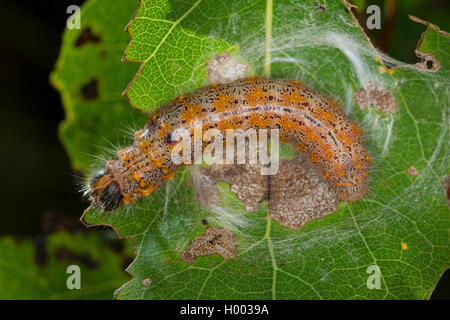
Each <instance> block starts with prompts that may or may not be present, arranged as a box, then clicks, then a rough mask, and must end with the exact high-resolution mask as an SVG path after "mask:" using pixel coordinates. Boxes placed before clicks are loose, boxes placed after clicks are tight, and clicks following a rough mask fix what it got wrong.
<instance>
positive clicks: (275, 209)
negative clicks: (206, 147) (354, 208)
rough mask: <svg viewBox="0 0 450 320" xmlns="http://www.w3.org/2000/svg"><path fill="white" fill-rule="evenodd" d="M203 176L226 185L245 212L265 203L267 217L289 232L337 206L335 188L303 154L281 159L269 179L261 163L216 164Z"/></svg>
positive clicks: (206, 170) (203, 172)
mask: <svg viewBox="0 0 450 320" xmlns="http://www.w3.org/2000/svg"><path fill="white" fill-rule="evenodd" d="M202 174H203V175H205V176H208V177H210V178H211V179H212V181H214V182H215V183H217V182H219V181H224V182H226V183H228V184H229V185H230V191H231V192H233V193H234V194H236V196H237V197H238V198H239V200H240V201H241V202H242V203H243V204H244V206H245V210H246V212H250V211H254V210H257V209H258V208H259V207H260V206H261V203H262V201H264V200H268V202H269V213H270V216H271V217H272V218H273V219H274V220H275V221H277V222H278V223H280V224H281V225H283V226H285V227H288V228H291V229H300V228H301V227H302V226H303V225H304V224H306V223H307V222H309V221H311V220H314V219H318V218H321V217H324V216H326V215H328V214H331V213H333V212H334V211H336V209H337V205H338V196H337V192H336V189H335V188H334V187H332V186H330V185H329V184H328V183H327V182H326V181H325V179H324V178H323V177H322V175H321V171H320V169H319V168H317V167H314V166H313V165H312V163H311V161H310V159H309V157H308V156H307V155H306V154H303V153H302V154H300V155H298V156H297V157H295V158H294V159H292V160H285V159H281V160H280V163H279V170H278V172H277V173H276V174H274V175H272V176H267V175H261V165H260V164H255V165H249V164H244V165H218V164H216V165H211V166H209V167H208V168H206V169H204V168H203V169H202ZM214 190H216V188H214ZM216 192H217V190H216Z"/></svg>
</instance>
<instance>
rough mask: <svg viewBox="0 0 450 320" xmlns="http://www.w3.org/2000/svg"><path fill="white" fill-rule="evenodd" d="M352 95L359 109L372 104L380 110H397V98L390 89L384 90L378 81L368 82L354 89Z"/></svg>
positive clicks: (393, 111)
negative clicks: (356, 89)
mask: <svg viewBox="0 0 450 320" xmlns="http://www.w3.org/2000/svg"><path fill="white" fill-rule="evenodd" d="M354 97H355V103H356V105H357V106H358V107H359V108H360V109H365V108H367V107H369V106H373V107H375V108H376V109H377V110H379V111H381V112H390V113H395V112H396V111H397V100H395V97H394V94H393V93H392V91H391V90H385V89H384V88H383V86H382V85H381V84H380V83H378V82H369V83H368V84H366V85H365V87H363V88H361V89H359V90H358V91H356V92H355V94H354Z"/></svg>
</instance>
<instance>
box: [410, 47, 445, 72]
mask: <svg viewBox="0 0 450 320" xmlns="http://www.w3.org/2000/svg"><path fill="white" fill-rule="evenodd" d="M415 53H416V55H417V56H418V57H419V58H420V59H421V60H422V61H420V62H417V63H416V64H415V65H414V66H415V67H416V68H417V69H420V70H422V71H430V72H436V71H438V70H439V69H440V68H441V64H440V63H439V61H437V60H436V59H435V58H434V55H433V54H432V53H425V52H422V51H419V50H417V49H416V50H415Z"/></svg>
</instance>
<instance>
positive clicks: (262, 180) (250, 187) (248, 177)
mask: <svg viewBox="0 0 450 320" xmlns="http://www.w3.org/2000/svg"><path fill="white" fill-rule="evenodd" d="M260 172H261V166H260V165H259V164H237V165H233V164H223V165H220V164H214V165H211V166H209V167H208V168H206V169H203V174H204V175H205V176H208V177H210V178H211V179H212V180H213V181H214V182H215V183H217V182H219V181H223V182H226V183H228V184H229V185H230V191H231V192H233V193H234V194H236V195H237V197H238V198H239V200H241V202H242V203H243V204H244V206H245V211H246V212H250V211H255V210H257V209H258V208H259V207H260V205H261V202H262V201H263V200H267V194H268V181H269V180H268V179H269V176H265V175H261V174H260ZM214 190H216V192H217V189H216V188H215V187H214Z"/></svg>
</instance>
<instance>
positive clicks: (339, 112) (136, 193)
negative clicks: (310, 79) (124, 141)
mask: <svg viewBox="0 0 450 320" xmlns="http://www.w3.org/2000/svg"><path fill="white" fill-rule="evenodd" d="M194 123H200V124H201V126H202V129H203V130H204V131H205V130H207V129H209V128H216V129H218V130H220V131H225V130H227V129H244V130H246V129H250V128H253V129H255V130H260V129H269V130H270V129H278V130H279V136H280V140H281V141H284V142H292V143H294V144H295V145H296V146H297V147H298V149H299V150H301V151H304V152H308V153H309V155H310V157H311V160H312V162H313V163H315V164H317V165H318V166H319V167H320V169H321V170H322V173H323V176H324V177H325V179H327V180H328V181H329V183H330V184H331V185H334V186H335V187H336V188H337V190H338V194H339V196H340V198H341V199H344V200H349V201H356V200H358V199H360V198H362V197H363V196H364V195H365V194H366V193H367V175H368V173H369V162H370V158H369V156H368V153H367V150H366V147H365V145H364V137H363V133H362V131H361V129H360V128H359V127H358V125H357V124H356V123H355V122H354V121H352V120H351V119H350V118H349V117H347V115H346V114H345V112H344V110H343V109H342V107H341V106H340V105H339V104H337V103H336V102H335V101H333V100H331V99H330V98H328V97H326V96H324V95H323V94H321V93H319V92H317V91H315V90H313V89H312V88H310V87H309V86H307V85H306V84H305V83H303V82H301V81H297V80H286V79H263V78H258V77H249V78H245V79H240V80H236V81H234V82H231V83H227V84H212V85H208V86H206V87H203V88H201V89H199V90H197V91H195V92H193V93H189V94H185V95H181V96H179V97H177V98H176V99H174V100H172V101H170V102H168V103H167V104H165V105H163V106H162V107H160V108H159V109H157V110H155V111H154V112H153V113H152V114H151V115H150V118H149V120H148V121H147V123H146V124H145V127H144V129H142V130H140V131H137V132H136V133H135V137H134V143H133V145H131V146H129V147H127V148H125V149H122V150H120V151H119V152H118V159H116V160H110V161H108V162H107V163H106V166H105V168H104V169H102V170H101V171H100V172H98V173H97V174H96V175H95V176H94V177H92V179H91V180H90V183H89V190H88V193H89V197H90V200H91V202H92V203H93V204H94V205H95V206H97V207H99V208H100V209H102V210H104V211H111V210H114V209H116V208H118V207H119V206H121V205H122V204H129V203H131V202H133V201H135V200H136V199H138V198H141V197H145V196H148V195H150V194H151V193H152V192H153V191H155V190H156V189H158V188H159V187H160V186H161V184H162V182H163V181H164V180H170V179H171V178H172V177H173V176H174V174H175V173H176V171H177V170H178V168H179V167H180V165H177V164H175V163H174V162H173V161H172V158H171V155H170V154H171V150H172V149H173V147H174V144H175V142H174V141H173V139H172V133H173V132H174V131H175V130H177V129H180V128H184V129H187V130H188V132H190V134H191V135H193V131H194Z"/></svg>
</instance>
